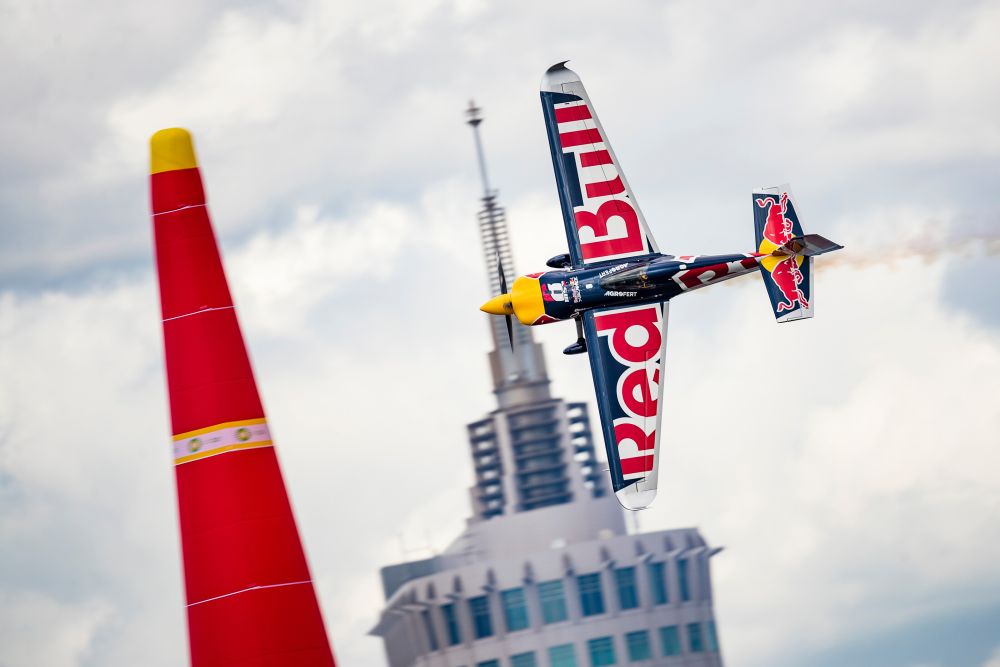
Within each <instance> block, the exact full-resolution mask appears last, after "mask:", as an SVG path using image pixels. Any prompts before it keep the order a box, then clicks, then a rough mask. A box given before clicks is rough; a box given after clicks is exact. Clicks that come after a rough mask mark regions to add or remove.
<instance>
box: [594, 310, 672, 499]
mask: <svg viewBox="0 0 1000 667" xmlns="http://www.w3.org/2000/svg"><path fill="white" fill-rule="evenodd" d="M661 318H662V313H661V311H660V307H659V306H658V305H648V306H639V307H638V308H627V309H622V310H615V311H611V312H605V313H602V314H600V315H597V316H595V317H594V324H595V326H596V328H597V333H598V335H600V336H607V341H608V348H609V350H610V352H611V355H612V356H613V357H614V359H615V361H617V362H618V363H619V364H621V365H623V366H624V367H625V369H624V370H623V371H621V374H620V375H619V376H618V381H617V382H616V384H615V396H614V397H613V399H612V400H613V401H615V402H617V407H614V408H613V409H612V412H613V413H616V414H618V415H621V416H618V417H616V418H615V419H614V431H615V443H616V446H617V449H618V457H619V459H620V461H621V470H622V476H623V477H624V478H625V479H635V478H639V477H644V476H645V475H646V474H647V473H649V472H650V471H652V470H653V469H654V460H653V459H654V452H655V447H656V428H657V403H658V402H659V396H660V362H661V356H662V353H663V337H662V335H661V334H660V324H661V322H660V320H661Z"/></svg>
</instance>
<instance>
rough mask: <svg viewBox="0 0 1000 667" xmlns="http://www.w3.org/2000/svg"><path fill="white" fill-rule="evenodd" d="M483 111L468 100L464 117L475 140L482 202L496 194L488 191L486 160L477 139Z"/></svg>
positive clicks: (480, 143)
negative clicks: (481, 185) (481, 182)
mask: <svg viewBox="0 0 1000 667" xmlns="http://www.w3.org/2000/svg"><path fill="white" fill-rule="evenodd" d="M482 112H483V110H482V109H480V108H479V107H477V106H476V103H475V102H474V101H473V100H469V108H468V109H466V110H465V115H466V116H468V117H469V120H467V121H466V122H467V123H468V124H469V125H470V126H471V127H472V136H473V138H474V139H475V140H476V157H477V158H478V159H479V176H480V177H481V178H482V179H483V200H484V201H485V200H486V199H489V198H491V197H493V198H495V197H496V194H497V193H496V192H494V191H493V190H491V189H490V179H489V178H488V177H487V175H486V158H485V156H484V155H483V142H482V141H481V140H480V138H479V124H480V123H482V122H483V113H482Z"/></svg>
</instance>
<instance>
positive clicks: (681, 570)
mask: <svg viewBox="0 0 1000 667" xmlns="http://www.w3.org/2000/svg"><path fill="white" fill-rule="evenodd" d="M677 585H678V586H680V589H681V602H690V601H691V584H690V582H688V559H687V558H678V559H677Z"/></svg>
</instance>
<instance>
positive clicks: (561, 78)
mask: <svg viewBox="0 0 1000 667" xmlns="http://www.w3.org/2000/svg"><path fill="white" fill-rule="evenodd" d="M568 62H569V61H568V60H562V61H560V62H557V63H556V64H555V65H552V67H549V68H548V69H547V70H545V74H543V75H542V83H541V85H540V86H539V88H540V89H541V90H542V92H546V93H561V92H563V89H562V86H563V84H564V83H573V82H576V81H579V80H580V75H578V74H577V73H576V72H574V71H573V70H571V69H570V68H568V67H566V63H568Z"/></svg>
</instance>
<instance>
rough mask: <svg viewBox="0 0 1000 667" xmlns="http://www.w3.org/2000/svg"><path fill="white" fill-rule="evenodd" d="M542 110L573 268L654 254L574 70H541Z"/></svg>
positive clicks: (560, 66) (559, 67)
mask: <svg viewBox="0 0 1000 667" xmlns="http://www.w3.org/2000/svg"><path fill="white" fill-rule="evenodd" d="M541 96H542V112H543V113H544V115H545V128H546V130H547V131H548V136H549V149H550V150H551V152H552V167H553V169H554V170H555V173H556V185H557V187H558V190H559V203H560V205H561V206H562V214H563V221H564V223H565V225H566V239H567V241H568V242H569V256H570V260H571V261H572V263H573V266H577V267H579V266H583V265H585V264H591V263H594V262H601V261H607V260H613V259H620V258H623V257H636V256H639V255H646V254H649V253H651V252H658V250H657V247H656V242H655V241H654V240H653V235H652V234H650V232H649V227H647V226H646V219H645V218H644V217H643V215H642V211H641V210H640V209H639V206H638V204H636V201H635V197H634V196H633V195H632V189H631V188H630V187H629V185H628V181H626V180H625V173H624V172H623V171H622V169H621V166H620V165H619V163H618V158H616V157H615V152H614V150H612V148H611V143H610V142H609V141H608V135H607V134H606V133H605V132H604V128H603V127H602V126H601V121H600V120H598V118H597V113H596V112H595V111H594V106H593V105H592V104H591V103H590V97H588V95H587V90H586V89H585V88H584V87H583V83H582V82H581V81H580V77H579V76H578V75H577V74H576V72H574V71H572V70H570V69H567V68H566V67H565V63H558V64H556V65H553V66H552V67H550V68H549V69H548V71H546V72H545V76H543V77H542V84H541Z"/></svg>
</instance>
